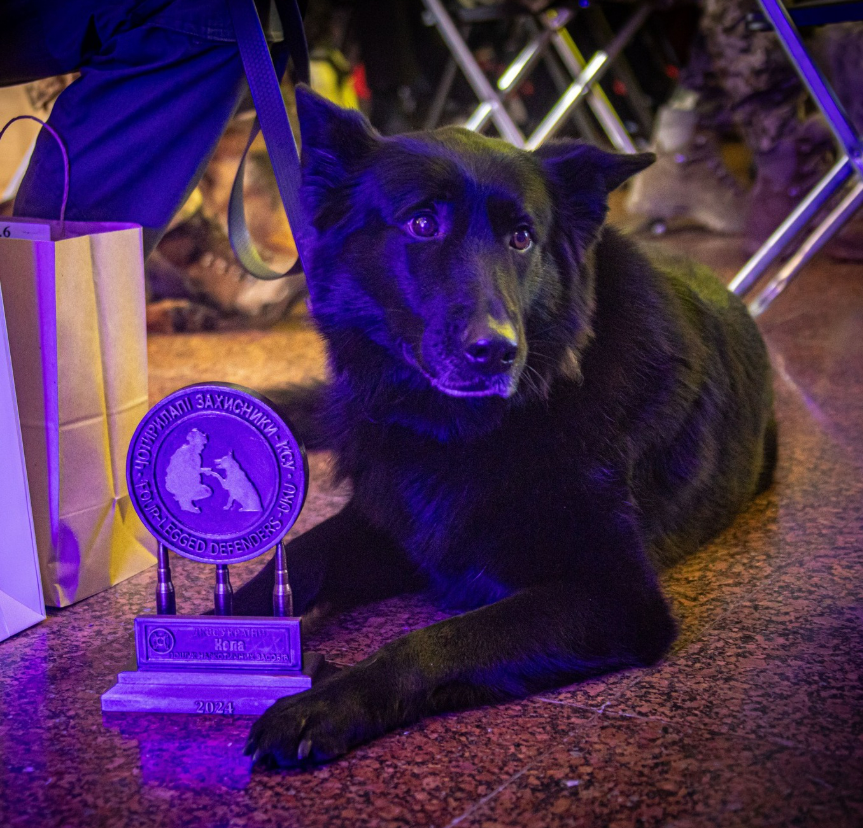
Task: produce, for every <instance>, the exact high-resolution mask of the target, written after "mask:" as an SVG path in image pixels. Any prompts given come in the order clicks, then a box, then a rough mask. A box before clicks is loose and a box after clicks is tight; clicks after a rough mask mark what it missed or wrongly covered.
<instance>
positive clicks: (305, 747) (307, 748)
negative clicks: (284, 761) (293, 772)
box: [297, 736, 312, 762]
mask: <svg viewBox="0 0 863 828" xmlns="http://www.w3.org/2000/svg"><path fill="white" fill-rule="evenodd" d="M311 752H312V740H311V739H310V738H309V737H308V736H307V737H306V738H305V739H303V741H302V742H300V746H299V747H298V748H297V761H298V762H303V761H305V760H306V759H307V758H308V757H309V754H310V753H311Z"/></svg>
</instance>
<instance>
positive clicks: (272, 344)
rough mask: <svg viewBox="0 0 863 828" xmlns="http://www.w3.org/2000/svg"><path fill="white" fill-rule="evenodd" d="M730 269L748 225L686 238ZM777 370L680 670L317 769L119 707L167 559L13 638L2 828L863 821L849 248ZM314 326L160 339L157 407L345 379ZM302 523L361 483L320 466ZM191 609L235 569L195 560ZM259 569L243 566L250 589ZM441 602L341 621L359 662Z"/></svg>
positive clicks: (345, 650)
mask: <svg viewBox="0 0 863 828" xmlns="http://www.w3.org/2000/svg"><path fill="white" fill-rule="evenodd" d="M659 243H660V244H663V245H667V246H670V247H674V248H677V249H683V250H686V251H688V252H690V253H691V254H692V255H694V256H696V257H697V258H700V259H702V260H703V261H706V262H708V263H710V264H711V265H713V266H714V267H716V268H717V269H718V270H719V271H720V272H721V273H722V274H723V275H724V276H725V277H726V278H730V276H731V275H732V274H733V272H734V271H735V270H736V268H737V267H739V266H740V264H741V263H742V262H743V259H744V257H743V255H742V253H741V252H740V251H739V249H738V248H739V246H738V243H737V241H736V240H734V239H722V238H717V237H711V236H709V235H706V234H702V233H697V232H694V231H684V232H676V233H672V234H669V235H667V236H666V237H664V238H663V239H661V240H660V241H659ZM760 325H761V328H762V330H763V332H764V334H765V336H766V338H767V340H768V343H769V346H770V349H771V353H772V357H773V362H774V366H775V383H776V394H777V408H778V416H779V422H780V429H781V453H780V463H779V471H778V478H777V481H776V484H775V486H774V487H773V488H772V490H771V491H769V492H768V493H767V494H765V495H764V496H762V497H761V498H760V499H759V500H758V501H757V502H756V503H755V504H754V505H753V506H752V507H751V508H750V509H749V511H748V512H747V513H746V514H745V515H743V516H741V518H740V519H739V520H738V522H737V523H736V524H735V525H734V526H733V527H732V528H731V529H730V530H728V531H727V532H726V533H725V534H724V535H722V536H721V537H720V538H718V539H716V540H715V541H714V542H713V543H711V544H710V545H709V547H707V548H705V549H704V550H703V551H702V552H701V553H700V554H699V555H698V556H697V557H695V558H693V559H691V560H690V561H688V562H686V563H685V564H683V565H681V566H678V567H677V568H675V569H673V570H672V571H670V572H668V573H667V575H666V576H665V578H664V581H665V585H666V588H667V591H668V593H669V595H670V596H671V598H672V600H673V603H674V606H675V610H676V613H677V616H678V618H679V620H680V625H681V630H682V634H681V636H680V639H679V641H678V643H677V645H676V646H675V648H674V650H673V652H672V653H671V654H670V655H669V656H668V658H666V659H665V660H664V661H663V662H662V663H660V664H659V665H658V666H656V667H654V668H652V669H648V670H633V671H629V672H624V673H620V674H616V675H613V676H609V677H606V678H601V679H595V680H592V681H589V682H586V683H584V684H580V685H575V686H572V687H567V688H564V689H562V690H559V691H556V692H553V693H546V694H543V695H541V696H537V697H534V698H530V699H527V700H524V701H520V702H514V703H511V704H504V705H501V706H498V707H493V708H488V709H483V710H476V711H471V712H466V713H459V714H455V715H448V716H442V717H439V718H435V719H431V720H428V721H424V722H422V723H420V724H418V725H416V726H413V727H410V728H409V729H407V730H405V731H400V732H397V733H393V734H391V735H389V736H387V737H386V738H384V739H381V740H380V741H378V742H376V743H374V744H372V745H369V746H367V747H363V748H361V749H359V750H357V751H355V752H354V753H353V754H351V755H350V756H348V757H346V758H345V759H343V760H342V761H339V762H336V763H334V764H331V765H329V766H326V767H321V768H318V769H316V770H312V771H308V772H289V773H283V772H268V771H264V770H259V769H255V770H252V769H251V768H250V765H249V761H248V760H247V759H245V758H244V757H243V756H242V747H243V743H244V741H245V737H246V733H247V731H248V728H249V724H250V720H248V719H242V718H230V717H227V718H225V717H217V716H209V717H207V716H202V717H194V716H188V717H184V716H176V715H175V716H165V715H140V716H120V715H116V714H114V715H104V716H103V714H102V713H101V711H100V706H99V696H100V694H101V693H102V692H104V691H105V690H106V689H107V688H108V687H109V686H111V684H112V683H113V681H114V676H115V674H116V673H117V671H118V670H121V669H122V668H123V667H124V665H125V663H126V661H127V659H128V657H129V652H130V646H131V639H130V623H131V618H132V617H133V616H134V615H136V614H137V613H139V612H141V611H142V610H144V609H146V608H148V607H151V606H152V594H153V584H154V581H155V573H154V571H153V570H149V571H147V572H145V573H143V574H141V575H139V576H137V577H135V578H133V579H131V580H129V581H127V582H125V583H123V584H121V585H119V586H117V587H115V588H114V589H111V590H109V591H107V592H105V593H102V594H100V595H97V596H95V597H93V598H91V599H89V600H87V601H84V602H83V603H81V604H79V605H77V606H74V607H71V608H69V609H66V610H63V611H59V612H52V613H51V615H50V616H49V618H48V619H47V620H46V621H45V622H44V623H42V624H41V625H39V626H37V627H35V628H33V629H30V630H28V631H26V632H24V633H21V634H20V635H18V636H16V637H15V638H13V639H11V640H9V641H6V642H4V643H2V644H0V764H2V770H0V826H23V827H26V828H38V826H46V827H47V826H52V827H53V826H76V827H77V826H88V827H89V826H136V828H137V826H141V828H155V827H156V826H159V827H161V826H249V828H252V826H286V827H288V826H291V827H292V826H297V827H300V826H328V828H338V827H340V826H344V827H345V828H355V826H439V827H440V828H443V826H455V825H459V826H463V828H468V826H476V828H480V826H481V827H482V828H498V827H499V826H500V827H502V826H513V828H526V827H527V826H537V828H538V827H539V826H597V828H605V827H606V826H615V828H617V826H621V827H622V826H668V828H671V826H674V828H684V826H685V827H686V828H694V827H695V826H747V828H748V827H749V826H788V825H794V826H813V828H814V827H815V826H829V828H842V827H843V826H861V825H863V597H861V596H863V476H861V469H863V393H861V392H863V344H861V343H863V266H861V265H853V264H838V263H834V262H832V261H831V260H829V259H828V258H826V257H823V258H820V259H818V260H817V261H815V262H814V263H813V264H812V266H811V267H810V268H809V269H808V270H807V271H806V272H805V273H804V274H803V275H802V276H801V277H800V278H799V279H798V280H797V281H796V282H795V283H794V284H793V285H792V286H791V287H790V288H789V289H788V290H787V292H786V293H785V294H784V295H783V296H781V297H780V299H779V300H777V302H776V303H775V305H774V306H773V307H771V308H770V309H769V310H768V312H767V313H766V314H765V315H764V316H763V317H762V318H761V320H760ZM321 353H322V352H321V347H320V343H319V342H318V340H317V339H316V337H315V335H314V333H313V332H312V331H311V329H310V328H309V327H308V325H307V323H306V321H305V318H304V317H302V316H301V315H300V316H296V317H294V318H292V319H291V320H290V321H289V322H287V323H285V324H283V325H282V326H281V327H280V328H279V329H277V330H275V331H272V332H269V333H254V332H239V333H237V332H235V333H223V334H215V335H212V334H211V335H176V336H153V337H152V338H151V342H150V360H151V363H150V364H151V393H152V397H153V400H154V401H155V400H156V399H158V398H160V397H161V396H163V395H164V394H166V393H168V392H170V391H172V390H174V389H176V388H178V387H181V386H183V385H185V384H187V383H190V382H195V381H203V380H211V379H216V380H227V381H234V382H239V383H243V384H246V385H250V386H254V387H265V386H267V385H269V384H272V383H276V382H279V381H284V380H301V379H303V378H306V377H309V376H313V375H317V374H318V373H319V372H320V371H321V370H322V361H321ZM311 466H312V487H311V492H310V496H309V499H308V501H307V507H306V510H305V511H304V513H303V515H302V517H301V518H300V521H299V523H298V525H297V527H296V528H295V530H294V531H303V530H304V529H306V528H308V527H309V526H310V525H312V524H314V523H316V522H317V521H319V520H321V519H322V518H324V517H325V516H327V515H328V514H330V513H332V512H333V511H335V510H337V509H338V507H339V505H340V503H341V502H342V501H343V498H344V492H343V491H342V492H340V491H336V490H332V489H331V488H329V487H328V485H327V481H326V469H327V458H326V457H325V456H321V455H317V456H313V457H312V462H311ZM174 568H175V573H176V579H175V580H176V585H177V590H178V593H179V603H180V610H181V611H184V612H197V611H200V610H202V609H204V608H205V607H207V606H208V603H209V600H210V599H209V596H210V594H211V588H212V586H211V581H210V578H211V573H210V572H209V571H207V570H203V568H202V567H200V566H197V567H196V566H194V565H192V564H190V563H188V562H187V561H184V560H181V559H176V560H175V563H174ZM254 568H255V564H254V563H252V564H244V565H240V566H239V567H237V568H236V570H235V573H234V576H233V577H234V582H235V583H238V582H241V581H242V580H243V579H244V577H245V576H246V574H247V573H249V572H251V571H252V570H253V569H254ZM438 617H440V616H439V614H438V613H437V611H436V610H435V609H434V608H433V607H431V606H430V605H429V604H427V603H425V602H424V601H423V600H421V599H411V600H391V601H387V602H385V603H382V604H378V605H375V606H371V607H368V608H365V609H362V610H360V611H357V612H354V613H352V614H351V615H350V616H348V617H342V618H340V619H337V620H333V621H331V622H329V623H328V624H326V625H325V626H323V627H322V628H320V629H319V630H318V631H317V632H316V633H315V634H314V636H312V637H311V638H310V639H309V640H308V641H307V643H308V645H309V646H310V647H311V648H313V649H315V650H317V651H320V652H322V653H324V654H325V655H326V656H327V658H328V659H330V660H331V661H333V662H335V663H337V664H351V663H352V662H355V661H357V660H359V659H361V658H363V657H365V656H366V655H368V654H369V653H371V652H372V651H373V650H375V649H376V648H377V647H378V646H380V645H381V644H383V643H384V642H386V641H388V640H390V639H392V638H393V637H395V636H398V635H400V634H402V633H403V632H404V631H406V630H410V629H413V628H415V627H418V626H422V625H425V624H428V623H430V622H432V621H434V620H435V619H436V618H438Z"/></svg>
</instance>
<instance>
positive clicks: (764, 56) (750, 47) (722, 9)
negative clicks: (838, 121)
mask: <svg viewBox="0 0 863 828" xmlns="http://www.w3.org/2000/svg"><path fill="white" fill-rule="evenodd" d="M701 7H702V16H701V21H700V24H699V32H698V36H697V38H696V41H695V43H694V44H693V47H692V53H691V57H690V60H689V64H688V66H687V67H686V68H685V69H684V70H683V72H681V78H680V83H681V86H682V87H683V88H684V89H688V90H690V91H692V92H695V93H697V95H698V104H697V106H698V110H699V114H700V118H699V121H700V124H701V126H702V128H705V129H711V130H717V129H722V128H725V127H727V126H729V125H730V124H729V121H730V122H731V123H733V125H734V126H736V127H737V129H738V130H739V131H740V132H741V134H742V137H743V139H744V140H745V141H746V143H747V145H748V146H749V148H750V149H751V150H752V151H753V152H756V153H762V152H769V151H770V150H772V149H773V148H774V147H775V146H776V145H777V144H778V143H779V141H780V140H782V139H783V138H794V137H796V135H797V130H798V129H799V125H800V117H799V112H800V107H801V104H802V100H803V96H804V89H803V86H802V84H801V82H800V80H799V78H798V77H797V73H796V72H795V71H794V68H793V67H792V65H791V63H790V62H789V60H788V58H787V57H786V55H785V53H784V52H783V51H782V47H781V46H780V44H779V40H778V39H777V37H776V35H775V34H774V33H773V32H772V31H766V32H753V31H751V30H750V29H749V28H748V27H747V25H746V16H747V15H748V14H749V13H751V12H753V11H755V10H756V9H757V8H758V5H757V3H756V2H754V0H703V2H702V3H701Z"/></svg>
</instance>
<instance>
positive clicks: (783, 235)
mask: <svg viewBox="0 0 863 828" xmlns="http://www.w3.org/2000/svg"><path fill="white" fill-rule="evenodd" d="M853 169H854V166H853V165H852V164H851V162H850V161H849V160H848V158H847V157H843V158H841V159H839V161H837V162H836V163H835V164H834V165H833V167H832V169H831V170H830V172H828V173H827V175H825V176H824V178H822V179H821V181H819V182H818V184H817V185H816V186H815V188H814V189H813V190H812V191H811V192H810V193H809V195H807V196H806V198H804V199H803V201H801V202H800V204H798V205H797V207H796V208H795V209H794V210H793V212H792V213H791V214H790V215H789V216H788V218H786V219H785V221H783V222H782V224H780V225H779V227H777V228H776V230H774V231H773V234H772V235H771V236H770V238H769V239H767V241H766V242H764V244H762V245H761V247H760V248H759V250H758V252H757V253H756V254H755V255H754V256H753V257H752V258H751V259H750V260H749V261H748V262H747V263H746V264H745V265H744V266H743V269H742V270H741V271H740V272H739V273H738V274H737V275H736V276H735V277H734V278H733V279H732V280H731V284H730V285H728V288H729V290H731V291H733V292H734V293H736V294H737V295H738V296H742V295H743V294H744V293H746V292H747V291H748V290H750V288H752V287H753V285H754V284H755V283H756V282H757V281H758V280H759V279H760V278H761V276H762V275H763V274H764V272H765V271H766V270H767V268H768V267H770V265H771V264H773V262H774V261H775V259H776V258H777V256H779V255H780V254H781V253H782V251H783V250H784V249H785V248H786V247H787V246H788V244H789V242H790V241H791V240H792V239H793V238H794V237H795V236H796V235H797V234H798V233H799V232H800V231H801V230H802V229H803V228H804V227H805V226H806V225H807V224H808V223H809V221H810V219H811V218H812V217H813V216H814V215H815V214H816V213H817V212H818V211H819V210H820V209H821V208H822V207H823V206H824V205H825V204H826V203H827V201H828V200H829V199H830V197H831V196H832V195H833V194H834V193H835V192H836V191H837V190H838V189H839V188H840V187H841V186H842V185H843V184H844V183H845V182H846V181H847V180H848V177H849V176H850V175H851V173H852V171H853Z"/></svg>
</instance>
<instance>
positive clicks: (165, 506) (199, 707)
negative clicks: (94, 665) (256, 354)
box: [102, 383, 321, 714]
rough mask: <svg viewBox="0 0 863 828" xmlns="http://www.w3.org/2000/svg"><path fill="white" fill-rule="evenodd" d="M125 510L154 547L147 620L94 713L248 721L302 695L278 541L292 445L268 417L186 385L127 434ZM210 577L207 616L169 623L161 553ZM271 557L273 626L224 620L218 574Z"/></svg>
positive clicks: (292, 490)
mask: <svg viewBox="0 0 863 828" xmlns="http://www.w3.org/2000/svg"><path fill="white" fill-rule="evenodd" d="M126 472H127V478H128V484H129V493H130V496H131V499H132V503H133V505H134V507H135V510H136V511H137V513H138V515H139V516H140V518H141V520H142V521H143V523H144V525H145V526H146V528H147V529H148V530H149V531H150V532H151V533H152V534H153V536H154V537H155V538H156V540H157V541H158V579H157V585H156V615H142V616H139V617H138V618H136V619H135V649H136V661H137V669H135V670H130V671H127V672H123V673H120V674H119V675H118V677H117V684H116V685H115V686H114V687H112V688H111V689H110V690H108V692H106V693H105V694H104V695H103V696H102V710H104V711H125V712H162V713H182V712H188V713H227V714H247V713H248V714H258V713H262V712H263V711H264V710H266V709H267V708H268V707H269V706H270V705H271V704H273V702H275V701H276V700H277V699H278V698H281V697H282V696H286V695H290V694H292V693H297V692H300V691H301V690H305V689H307V688H309V687H310V686H311V683H312V678H313V675H314V672H315V671H316V670H317V668H318V667H319V665H320V663H321V658H320V656H317V655H315V654H307V655H306V656H305V657H304V655H303V652H302V644H301V637H300V619H299V618H294V617H292V606H291V590H290V584H289V582H288V573H287V564H286V559H285V552H284V547H283V545H282V539H283V538H284V536H285V534H286V533H287V532H288V530H289V529H290V528H291V526H292V525H293V524H294V522H295V521H296V519H297V517H298V516H299V514H300V511H301V509H302V507H303V501H304V499H305V495H306V491H307V489H308V465H307V463H306V456H305V451H304V449H303V446H302V444H301V443H300V442H299V441H298V440H297V438H296V437H295V436H294V435H293V433H292V432H291V430H290V428H289V427H288V425H287V424H286V423H285V422H284V420H283V419H282V418H281V417H280V416H279V415H278V413H277V412H276V411H275V410H274V408H273V407H272V405H271V404H270V403H269V402H268V401H267V400H266V399H265V398H263V397H261V396H260V395H258V394H255V393H254V392H252V391H250V390H248V389H244V388H240V387H238V386H234V385H227V384H223V383H207V384H201V385H192V386H188V387H187V388H183V389H180V390H179V391H177V392H175V393H174V394H171V395H170V396H168V397H166V398H165V399H164V400H162V401H161V402H160V403H158V404H157V405H156V406H154V407H153V408H152V409H151V410H150V411H149V412H148V413H147V415H146V416H145V417H144V419H143V420H142V421H141V423H140V424H139V426H138V428H137V430H136V431H135V434H134V436H133V437H132V441H131V443H130V446H129V451H128V455H127V464H126ZM169 549H170V550H173V551H174V552H176V553H177V554H178V555H181V556H183V557H185V558H188V559H190V560H193V561H196V562H198V563H207V564H213V565H215V572H216V578H215V588H214V605H215V607H214V608H215V614H214V615H212V616H209V615H205V616H182V615H177V614H176V599H175V594H174V586H173V583H172V580H171V569H170V562H169V558H168V550H169ZM269 549H274V550H275V557H276V567H275V569H276V578H275V586H274V590H273V617H266V618H250V617H238V616H233V614H232V595H233V593H232V588H231V581H230V576H229V570H228V565H229V564H231V563H240V562H242V561H248V560H251V559H253V558H256V557H258V556H259V555H262V554H264V553H265V552H266V551H267V550H269Z"/></svg>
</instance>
